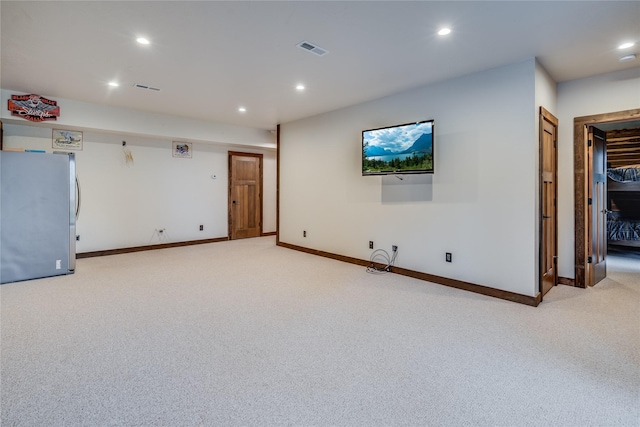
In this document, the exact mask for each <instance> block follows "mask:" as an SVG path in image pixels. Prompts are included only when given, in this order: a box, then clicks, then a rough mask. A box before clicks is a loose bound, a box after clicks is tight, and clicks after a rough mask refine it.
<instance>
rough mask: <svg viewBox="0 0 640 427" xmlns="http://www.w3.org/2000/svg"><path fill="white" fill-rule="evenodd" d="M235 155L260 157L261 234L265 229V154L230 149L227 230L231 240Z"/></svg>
mask: <svg viewBox="0 0 640 427" xmlns="http://www.w3.org/2000/svg"><path fill="white" fill-rule="evenodd" d="M233 156H243V157H257V158H258V159H259V162H260V164H259V169H260V174H259V176H260V189H259V192H260V197H259V202H258V205H259V206H260V235H261V236H262V235H264V229H263V218H262V216H263V213H264V206H263V193H264V177H263V171H262V169H263V167H262V166H263V165H262V163H263V158H264V155H263V154H261V153H244V152H240V151H229V152H228V158H227V162H228V169H229V171H228V174H229V185H228V189H227V213H228V230H227V236H228V238H229V240H232V238H231V235H232V229H231V224H232V221H231V215H232V214H231V205H232V199H233V195H232V185H233V184H232V182H233V179H232V178H233V177H232V175H231V174H232V165H231V158H232V157H233Z"/></svg>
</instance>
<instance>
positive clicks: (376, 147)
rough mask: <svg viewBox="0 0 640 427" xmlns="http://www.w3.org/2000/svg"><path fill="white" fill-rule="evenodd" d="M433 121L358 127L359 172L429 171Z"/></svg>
mask: <svg viewBox="0 0 640 427" xmlns="http://www.w3.org/2000/svg"><path fill="white" fill-rule="evenodd" d="M433 136H434V121H433V120H425V121H422V122H417V123H416V122H414V123H407V124H404V125H395V126H387V127H383V128H378V129H369V130H364V131H362V175H363V176H368V175H398V174H417V173H433V144H434V138H433Z"/></svg>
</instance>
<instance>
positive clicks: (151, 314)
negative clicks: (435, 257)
mask: <svg viewBox="0 0 640 427" xmlns="http://www.w3.org/2000/svg"><path fill="white" fill-rule="evenodd" d="M397 264H398V265H400V266H402V252H401V251H400V252H399V255H398V260H397ZM514 280H517V278H514ZM0 309H1V313H0V320H1V325H0V327H1V336H0V337H1V341H0V345H1V353H0V369H1V375H0V380H1V383H0V385H1V392H0V404H1V421H2V423H1V424H2V426H3V427H5V426H281V425H293V426H333V425H336V426H404V425H406V426H465V425H468V426H528V425H539V426H588V425H593V426H638V425H640V259H638V258H624V257H613V256H612V257H610V258H609V275H608V277H607V278H606V279H605V280H604V281H603V282H601V283H600V284H598V285H597V286H595V287H593V288H590V289H576V288H572V287H568V286H562V285H560V286H557V287H555V288H554V289H552V290H551V291H550V293H549V294H548V295H547V296H546V297H545V300H544V302H543V303H542V304H541V305H540V306H539V307H537V308H533V307H528V306H524V305H520V304H516V303H511V302H507V301H503V300H499V299H494V298H490V297H485V296H481V295H477V294H473V293H469V292H465V291H461V290H457V289H452V288H447V287H444V286H441V285H435V284H431V283H428V282H423V281H420V280H415V279H412V278H408V277H402V276H399V275H394V274H386V275H372V274H367V273H366V272H365V269H364V268H363V267H359V266H356V265H352V264H347V263H342V262H339V261H335V260H331V259H326V258H321V257H316V256H313V255H309V254H305V253H301V252H296V251H292V250H288V249H285V248H281V247H277V246H275V240H274V238H273V237H265V238H258V239H247V240H239V241H231V242H222V243H213V244H208V245H199V246H191V247H182V248H175V249H164V250H156V251H148V252H139V253H132V254H125V255H116V256H107V257H99V258H89V259H81V260H78V264H77V271H76V274H74V275H70V276H62V277H55V278H47V279H40V280H32V281H28V282H20V283H12V284H5V285H2V286H1V287H0Z"/></svg>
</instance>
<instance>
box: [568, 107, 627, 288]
mask: <svg viewBox="0 0 640 427" xmlns="http://www.w3.org/2000/svg"><path fill="white" fill-rule="evenodd" d="M638 118H640V108H636V109H633V110H624V111H617V112H614V113H605V114H596V115H592V116H583V117H576V118H574V119H573V185H574V187H573V192H574V198H573V200H574V208H573V214H574V228H575V230H574V232H575V243H574V260H575V262H574V271H575V273H574V274H575V286H576V287H579V288H586V287H587V286H592V285H593V283H589V280H590V277H591V275H590V274H589V268H590V265H589V263H588V262H587V260H588V258H589V256H591V253H590V252H591V241H592V238H593V224H591V222H590V219H589V218H590V216H589V215H588V212H589V209H590V207H589V204H588V197H589V185H590V183H589V176H590V171H591V170H592V168H593V166H592V165H591V164H590V162H589V147H588V141H587V126H589V125H592V126H593V125H597V124H600V123H611V122H625V121H631V120H638Z"/></svg>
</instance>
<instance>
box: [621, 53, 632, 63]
mask: <svg viewBox="0 0 640 427" xmlns="http://www.w3.org/2000/svg"><path fill="white" fill-rule="evenodd" d="M634 59H636V55H635V54H633V53H632V54H631V55H625V56H621V57H620V59H618V61H620V62H629V61H633V60H634Z"/></svg>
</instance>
